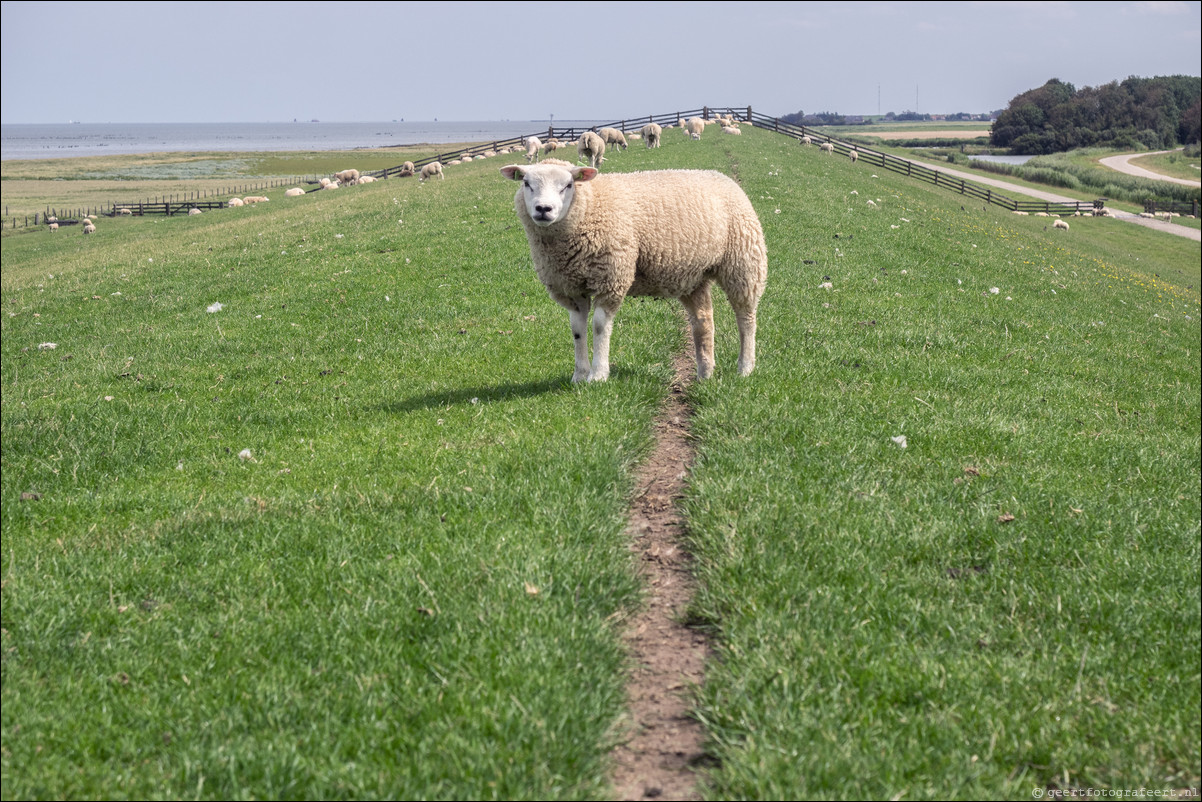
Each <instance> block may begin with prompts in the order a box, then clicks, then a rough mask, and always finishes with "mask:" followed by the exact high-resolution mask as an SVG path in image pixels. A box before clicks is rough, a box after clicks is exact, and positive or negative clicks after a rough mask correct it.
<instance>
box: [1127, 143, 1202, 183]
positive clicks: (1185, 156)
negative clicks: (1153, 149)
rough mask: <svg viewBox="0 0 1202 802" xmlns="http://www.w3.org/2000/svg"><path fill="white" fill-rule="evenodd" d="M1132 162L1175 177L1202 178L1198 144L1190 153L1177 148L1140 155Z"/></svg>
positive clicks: (1201, 162) (1191, 179)
mask: <svg viewBox="0 0 1202 802" xmlns="http://www.w3.org/2000/svg"><path fill="white" fill-rule="evenodd" d="M1131 163H1132V164H1134V165H1135V166H1137V167H1142V168H1144V169H1145V170H1151V171H1152V172H1154V173H1161V174H1162V175H1167V176H1171V177H1173V178H1185V179H1188V180H1190V181H1198V180H1202V178H1200V176H1202V173H1200V172H1199V169H1198V168H1199V165H1200V164H1202V158H1199V155H1198V150H1197V146H1195V147H1193V148H1191V149H1190V150H1189V152H1188V153H1187V152H1182V151H1181V150H1175V151H1173V152H1171V153H1158V154H1154V155H1148V156H1140V157H1139V158H1138V159H1133V160H1132V161H1131Z"/></svg>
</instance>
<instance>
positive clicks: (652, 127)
mask: <svg viewBox="0 0 1202 802" xmlns="http://www.w3.org/2000/svg"><path fill="white" fill-rule="evenodd" d="M640 133H642V135H643V138H644V139H646V140H647V147H649V148H658V147H659V139H660V137H661V136H662V135H663V133H664V129H663V128H660V127H659V124H658V123H647V124H646V125H644V126H643V130H642V131H641V132H640Z"/></svg>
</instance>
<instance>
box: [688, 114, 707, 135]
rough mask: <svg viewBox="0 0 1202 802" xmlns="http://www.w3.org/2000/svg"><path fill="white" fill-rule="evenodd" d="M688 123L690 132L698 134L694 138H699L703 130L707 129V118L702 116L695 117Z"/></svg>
mask: <svg viewBox="0 0 1202 802" xmlns="http://www.w3.org/2000/svg"><path fill="white" fill-rule="evenodd" d="M686 124H687V125H688V128H689V133H690V134H696V135H697V136H695V137H693V138H694V139H699V138H700V137H701V132H702V131H704V130H705V120H703V119H701V118H700V117H693V118H691V119H690V120H689V121H688V123H686Z"/></svg>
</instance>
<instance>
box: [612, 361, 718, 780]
mask: <svg viewBox="0 0 1202 802" xmlns="http://www.w3.org/2000/svg"><path fill="white" fill-rule="evenodd" d="M675 367H676V379H675V381H674V382H673V385H672V392H671V394H670V396H669V398H668V401H667V402H666V403H665V405H664V408H663V409H662V410H661V412H660V414H659V416H658V417H657V418H656V422H655V431H656V446H655V450H654V451H653V453H652V454H651V456H650V458H649V459H648V460H647V461H646V462H645V463H644V464H643V466H642V468H641V469H640V471H639V474H638V476H637V483H636V491H635V497H634V501H633V503H632V505H631V509H630V515H629V524H628V526H627V531H628V532H629V533H630V536H631V549H632V550H634V551H635V553H636V554H637V555H638V558H639V562H640V565H641V567H642V570H643V573H644V580H645V582H646V586H647V589H648V596H647V599H646V604H645V607H644V609H643V610H642V611H641V612H640V613H639V614H638V615H637V616H636V617H635V618H634V619H633V620H632V621H631V622H630V628H629V630H628V632H627V633H626V636H625V639H626V644H627V648H628V650H629V653H630V655H631V660H632V663H633V666H632V669H631V676H630V680H629V683H628V686H627V688H628V693H629V697H630V709H629V717H630V719H629V721H628V722H627V727H626V729H627V734H628V738H627V740H625V742H624V743H622V744H621V745H620V746H619V747H618V748H617V749H616V750H615V751H614V761H615V764H616V770H615V772H614V788H615V790H616V793H617V795H618V796H617V798H618V799H623V800H637V799H689V800H692V799H700V798H701V797H700V794H699V793H698V790H697V787H696V785H697V783H696V774H695V771H696V768H697V766H698V764H699V763H700V762H701V761H702V760H703V759H704V757H705V750H704V741H705V732H704V729H703V728H702V726H701V724H700V723H699V722H697V721H696V720H695V719H693V718H691V717H690V716H689V703H688V693H689V692H690V690H691V689H692V688H694V687H696V686H698V685H700V684H701V681H702V678H703V674H704V670H705V661H706V658H707V657H708V656H709V645H708V642H707V639H706V637H705V636H704V635H703V634H702V633H700V632H698V631H697V630H694V629H690V628H689V627H687V626H685V625H684V624H683V623H681V622H682V621H683V620H684V616H685V613H686V611H687V608H688V605H689V601H690V599H691V597H692V593H693V588H694V582H693V577H692V573H691V570H690V562H691V557H690V556H689V554H688V553H687V552H686V551H685V548H684V543H683V538H684V525H683V520H682V518H681V516H680V513H679V511H678V509H677V506H676V505H677V501H678V499H679V498H680V497H681V495H682V493H683V491H684V485H685V478H686V477H687V476H688V472H689V468H690V466H691V465H692V461H693V448H692V445H691V443H690V442H689V418H690V410H689V408H688V406H687V404H685V402H684V392H685V389H686V387H687V386H688V382H689V381H691V380H692V375H693V372H694V366H693V362H692V359H691V358H689V357H688V356H679V357H677V359H676V361H675Z"/></svg>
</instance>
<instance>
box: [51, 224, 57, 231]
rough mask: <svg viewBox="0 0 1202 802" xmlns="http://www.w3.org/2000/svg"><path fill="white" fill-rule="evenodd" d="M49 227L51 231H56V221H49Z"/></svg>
mask: <svg viewBox="0 0 1202 802" xmlns="http://www.w3.org/2000/svg"><path fill="white" fill-rule="evenodd" d="M49 228H50V230H51V231H58V223H51V224H50V226H49Z"/></svg>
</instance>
